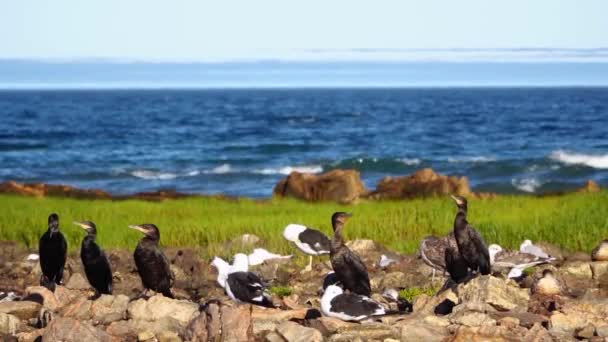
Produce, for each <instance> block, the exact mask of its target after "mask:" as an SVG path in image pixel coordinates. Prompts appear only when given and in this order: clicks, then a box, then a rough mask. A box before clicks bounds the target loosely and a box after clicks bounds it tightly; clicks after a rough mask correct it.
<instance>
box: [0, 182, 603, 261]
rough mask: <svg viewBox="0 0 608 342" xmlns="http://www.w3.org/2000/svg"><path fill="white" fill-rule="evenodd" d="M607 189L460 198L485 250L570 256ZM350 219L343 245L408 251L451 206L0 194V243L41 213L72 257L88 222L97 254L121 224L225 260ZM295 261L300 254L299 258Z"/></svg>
mask: <svg viewBox="0 0 608 342" xmlns="http://www.w3.org/2000/svg"><path fill="white" fill-rule="evenodd" d="M607 209H608V192H606V191H602V192H600V193H595V194H582V193H573V194H569V195H564V196H555V197H543V198H537V197H531V196H501V197H498V198H496V199H489V200H475V199H470V200H469V222H471V223H472V224H473V225H474V226H475V227H476V228H477V229H478V230H479V231H480V232H481V234H482V236H483V237H484V238H485V240H486V242H487V243H488V244H490V243H499V244H501V245H502V246H503V247H508V248H513V247H516V246H519V244H520V243H521V241H522V240H523V239H524V238H528V239H531V240H533V241H537V240H544V241H549V242H553V243H556V244H558V245H560V246H562V247H565V248H567V249H570V250H583V251H589V250H591V249H592V248H593V247H594V246H595V245H596V244H597V243H598V241H600V240H601V239H604V238H607V237H608V210H607ZM338 210H345V211H350V212H352V213H354V216H353V218H352V219H351V220H350V221H349V222H348V224H347V226H346V228H345V233H344V234H345V236H346V238H347V239H373V240H376V241H378V242H380V243H381V244H384V245H386V246H387V247H389V248H391V249H393V250H396V251H400V252H405V253H414V252H415V251H416V249H417V247H418V243H419V241H420V239H421V238H422V237H424V236H426V235H429V234H437V235H442V234H445V233H447V232H448V231H449V230H450V229H451V227H452V224H453V220H454V215H455V212H456V207H455V205H454V204H453V202H452V201H451V200H450V199H449V198H448V197H445V198H443V197H442V198H429V199H417V200H411V201H390V202H389V201H387V202H363V203H360V204H357V205H352V206H343V205H338V204H333V203H306V202H301V201H296V200H279V199H276V200H268V201H254V200H250V199H239V200H222V199H216V198H188V199H180V200H167V201H164V202H144V201H134V200H130V201H109V200H74V199H67V198H32V197H19V196H12V195H0V240H14V241H19V242H21V243H23V244H24V245H26V246H28V247H30V248H36V247H37V243H38V238H39V237H40V235H41V234H42V233H43V232H44V231H45V230H46V224H47V216H48V215H49V213H51V212H56V213H58V214H59V216H60V220H61V229H62V231H63V233H64V234H65V236H66V238H67V239H68V244H69V246H70V249H71V250H72V251H74V250H75V249H77V248H78V246H79V245H80V241H81V240H82V237H83V236H84V232H83V231H82V230H81V229H80V228H79V227H77V226H75V225H73V224H72V223H71V222H72V221H73V220H91V221H94V222H95V223H96V224H97V230H98V242H99V243H100V244H101V245H102V246H103V247H104V248H106V249H110V248H129V249H133V248H135V245H136V244H137V241H138V239H139V238H140V237H141V234H140V233H139V232H137V231H134V230H132V229H128V228H127V225H129V224H140V223H155V224H156V225H157V226H158V227H159V229H160V231H161V244H162V245H164V246H175V247H194V248H197V249H198V250H199V251H200V253H201V255H203V256H204V257H211V256H213V255H219V256H224V257H227V256H230V255H231V254H232V253H233V252H234V251H235V250H236V247H234V246H232V248H231V246H226V245H225V242H226V241H229V240H231V239H233V238H235V237H237V236H239V235H241V234H244V233H251V234H255V235H257V236H259V237H261V238H262V239H263V246H265V247H266V248H268V249H269V250H271V251H273V252H279V253H295V254H296V255H300V256H301V253H298V252H297V251H295V248H294V247H293V246H291V245H290V244H288V243H287V242H286V241H285V240H284V239H283V237H282V234H281V233H282V230H283V227H285V225H287V224H288V223H302V224H306V225H308V226H311V227H317V228H318V229H320V230H322V231H324V232H325V233H327V234H329V233H330V232H331V226H330V216H331V214H332V213H333V212H334V211H338ZM300 258H301V259H302V260H304V257H300Z"/></svg>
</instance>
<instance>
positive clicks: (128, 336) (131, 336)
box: [106, 321, 137, 341]
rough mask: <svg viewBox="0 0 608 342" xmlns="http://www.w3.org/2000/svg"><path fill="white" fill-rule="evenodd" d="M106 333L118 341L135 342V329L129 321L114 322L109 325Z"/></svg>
mask: <svg viewBox="0 0 608 342" xmlns="http://www.w3.org/2000/svg"><path fill="white" fill-rule="evenodd" d="M106 332H107V333H108V334H110V335H112V336H113V337H116V338H118V339H119V340H120V341H136V340H137V329H135V327H134V326H133V325H132V324H131V323H130V322H129V321H116V322H112V323H110V324H109V325H108V326H107V328H106Z"/></svg>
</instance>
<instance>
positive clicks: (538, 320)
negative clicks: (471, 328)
mask: <svg viewBox="0 0 608 342" xmlns="http://www.w3.org/2000/svg"><path fill="white" fill-rule="evenodd" d="M489 315H490V317H492V318H494V319H496V320H498V322H499V324H500V325H503V324H502V323H503V322H504V323H506V326H511V325H514V324H515V323H517V325H519V326H522V327H524V328H527V329H530V328H532V327H533V326H534V325H536V324H540V325H547V323H548V320H549V319H548V318H547V316H543V315H537V314H533V313H531V312H512V311H507V312H499V311H496V312H491V313H489Z"/></svg>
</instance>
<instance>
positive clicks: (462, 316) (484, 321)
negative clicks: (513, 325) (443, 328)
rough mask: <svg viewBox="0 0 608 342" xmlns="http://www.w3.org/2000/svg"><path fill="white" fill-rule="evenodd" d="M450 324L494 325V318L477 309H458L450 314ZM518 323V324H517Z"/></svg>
mask: <svg viewBox="0 0 608 342" xmlns="http://www.w3.org/2000/svg"><path fill="white" fill-rule="evenodd" d="M450 322H451V323H452V324H459V325H466V326H469V327H478V326H481V325H496V320H495V319H493V318H491V317H490V316H489V315H488V314H485V313H483V312H477V311H458V312H455V313H453V314H452V315H450ZM518 325H519V324H518Z"/></svg>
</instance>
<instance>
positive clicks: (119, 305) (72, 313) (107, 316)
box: [60, 295, 129, 324]
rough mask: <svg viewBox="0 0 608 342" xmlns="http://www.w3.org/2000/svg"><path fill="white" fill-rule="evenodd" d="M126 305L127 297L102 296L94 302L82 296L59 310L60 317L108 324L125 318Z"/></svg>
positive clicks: (127, 302)
mask: <svg viewBox="0 0 608 342" xmlns="http://www.w3.org/2000/svg"><path fill="white" fill-rule="evenodd" d="M128 304H129V297H127V296H125V295H117V296H111V295H102V296H100V297H99V298H97V299H96V300H94V301H93V300H89V299H88V298H86V297H84V296H83V297H80V298H78V299H76V300H74V301H73V302H72V303H70V304H68V305H66V306H64V307H63V308H61V310H60V315H61V316H63V317H72V318H75V319H79V320H89V319H91V320H93V321H95V322H98V323H101V324H109V323H112V322H115V321H119V320H122V319H125V318H126V316H127V305H128Z"/></svg>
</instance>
